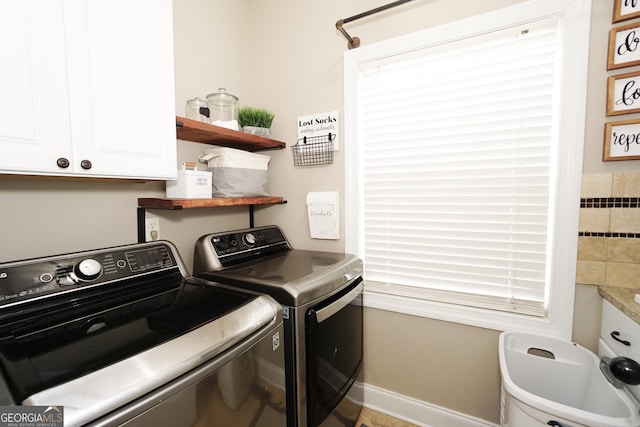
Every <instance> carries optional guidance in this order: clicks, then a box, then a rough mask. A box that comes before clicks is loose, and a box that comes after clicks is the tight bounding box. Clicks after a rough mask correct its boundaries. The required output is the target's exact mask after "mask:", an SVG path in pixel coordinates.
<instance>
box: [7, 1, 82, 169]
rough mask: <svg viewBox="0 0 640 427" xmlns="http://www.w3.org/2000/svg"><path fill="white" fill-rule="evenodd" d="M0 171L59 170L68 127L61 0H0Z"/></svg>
mask: <svg viewBox="0 0 640 427" xmlns="http://www.w3.org/2000/svg"><path fill="white" fill-rule="evenodd" d="M0 52H2V58H3V62H2V66H1V67H0V94H1V95H0V170H2V171H6V172H8V173H25V172H29V171H33V170H38V171H42V172H45V173H48V174H58V173H65V169H62V168H60V167H58V166H57V165H56V160H57V159H58V158H66V159H71V156H72V150H71V129H70V120H69V97H68V85H67V82H68V78H67V77H68V76H67V59H66V54H67V50H66V47H65V31H64V15H63V7H62V0H0Z"/></svg>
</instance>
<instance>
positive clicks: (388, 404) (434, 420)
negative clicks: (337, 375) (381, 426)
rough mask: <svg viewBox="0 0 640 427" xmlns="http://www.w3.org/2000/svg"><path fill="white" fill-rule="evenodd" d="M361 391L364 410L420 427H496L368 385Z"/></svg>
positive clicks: (477, 419)
mask: <svg viewBox="0 0 640 427" xmlns="http://www.w3.org/2000/svg"><path fill="white" fill-rule="evenodd" d="M354 386H362V387H363V388H364V406H365V407H366V408H370V409H373V410H374V411H377V412H381V413H383V414H387V415H390V416H392V417H394V418H398V419H400V420H403V421H406V422H409V423H412V424H415V425H418V426H421V427H443V426H446V427H498V425H497V424H493V423H491V422H489V421H486V420H482V419H480V418H476V417H472V416H469V415H465V414H462V413H459V412H455V411H452V410H450V409H446V408H442V407H440V406H437V405H433V404H431V403H427V402H423V401H420V400H417V399H414V398H412V397H408V396H403V395H401V394H398V393H395V392H392V391H389V390H385V389H382V388H379V387H376V386H373V385H370V384H354Z"/></svg>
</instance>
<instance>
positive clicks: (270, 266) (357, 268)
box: [196, 249, 362, 306]
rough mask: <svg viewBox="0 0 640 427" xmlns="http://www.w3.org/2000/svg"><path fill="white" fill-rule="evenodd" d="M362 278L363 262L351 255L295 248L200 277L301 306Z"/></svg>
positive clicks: (200, 274) (203, 274) (286, 303)
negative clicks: (359, 277)
mask: <svg viewBox="0 0 640 427" xmlns="http://www.w3.org/2000/svg"><path fill="white" fill-rule="evenodd" d="M360 275H362V261H361V260H360V259H359V258H358V257H356V256H354V255H350V254H341V253H333V252H320V251H307V250H299V249H293V250H290V251H288V252H286V253H284V254H277V255H271V256H268V257H263V258H260V259H256V260H252V261H249V262H245V263H242V264H238V265H234V266H230V267H227V268H224V269H222V270H218V271H209V272H200V273H197V274H196V277H201V278H203V279H207V280H212V281H216V282H220V283H226V284H230V285H235V286H240V287H242V288H245V289H250V290H253V291H256V292H261V293H266V294H269V295H271V296H272V297H273V298H275V299H276V300H277V301H278V302H279V303H281V304H285V305H290V306H301V305H303V304H306V303H308V302H310V301H313V300H315V299H316V298H320V297H324V296H326V295H327V294H329V293H331V292H333V291H334V290H336V289H340V288H341V287H342V286H344V285H345V284H346V283H349V282H350V281H352V280H353V279H355V278H357V277H358V276H360Z"/></svg>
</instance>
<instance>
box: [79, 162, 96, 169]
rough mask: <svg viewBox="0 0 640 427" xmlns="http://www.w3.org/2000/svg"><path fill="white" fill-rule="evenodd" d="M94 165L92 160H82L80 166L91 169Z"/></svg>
mask: <svg viewBox="0 0 640 427" xmlns="http://www.w3.org/2000/svg"><path fill="white" fill-rule="evenodd" d="M92 166H93V165H92V164H91V161H90V160H83V161H81V162H80V167H81V168H82V169H91V167H92Z"/></svg>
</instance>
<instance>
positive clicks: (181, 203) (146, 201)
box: [138, 197, 285, 210]
mask: <svg viewBox="0 0 640 427" xmlns="http://www.w3.org/2000/svg"><path fill="white" fill-rule="evenodd" d="M282 203H285V202H284V199H283V198H282V197H214V198H210V199H154V198H140V199H138V206H139V207H141V208H151V209H172V210H176V209H196V208H215V207H221V206H247V205H275V204H282Z"/></svg>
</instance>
